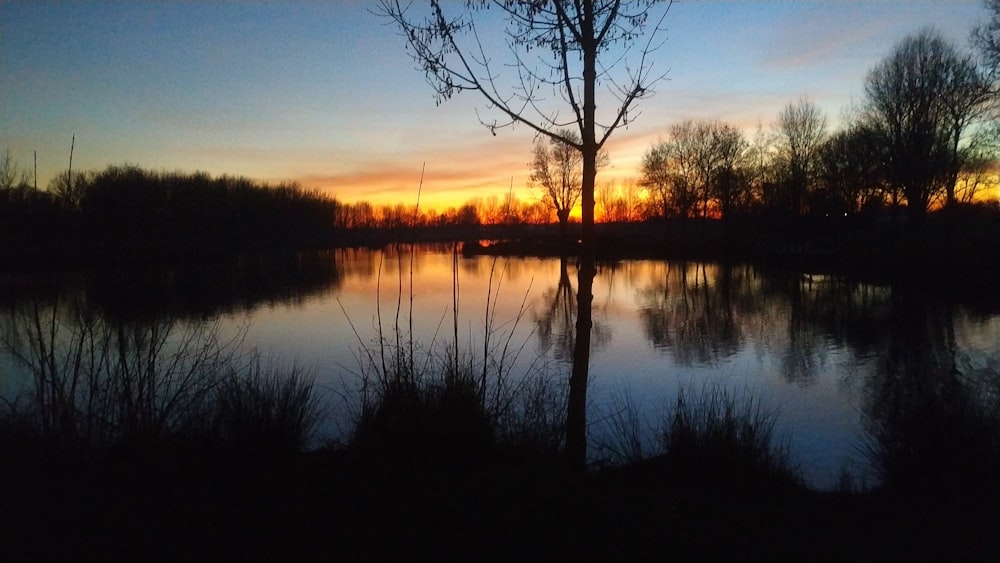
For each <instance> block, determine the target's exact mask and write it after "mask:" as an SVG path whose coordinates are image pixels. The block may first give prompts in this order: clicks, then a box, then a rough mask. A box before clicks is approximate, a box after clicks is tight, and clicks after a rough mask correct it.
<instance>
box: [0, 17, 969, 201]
mask: <svg viewBox="0 0 1000 563" xmlns="http://www.w3.org/2000/svg"><path fill="white" fill-rule="evenodd" d="M374 8H375V3H374V2H360V1H359V2H243V1H240V2H235V1H230V2H209V1H200V2H42V1H32V2H20V1H3V2H0V152H2V151H4V150H9V151H10V154H11V156H12V157H13V158H14V159H15V160H16V161H17V162H18V164H20V165H21V166H22V167H23V168H29V169H30V167H31V163H32V153H33V151H37V154H38V183H39V185H40V186H44V185H46V184H48V182H49V180H50V179H51V178H52V177H53V176H55V175H56V174H58V173H59V172H60V171H63V170H65V168H66V165H67V162H68V159H69V149H70V139H71V137H72V136H73V135H74V134H75V135H76V148H75V154H74V160H73V167H74V169H79V170H93V169H102V168H104V167H106V166H107V165H109V164H123V163H129V164H137V165H139V166H142V167H145V168H150V169H157V170H160V169H165V170H180V171H196V170H203V171H206V172H209V173H211V174H224V173H227V174H234V175H244V176H249V177H252V178H256V179H260V180H266V181H279V180H294V181H298V182H300V183H301V184H302V185H304V186H306V187H309V188H317V189H321V190H323V191H325V192H328V193H330V194H333V195H336V196H337V197H338V198H340V199H341V200H344V201H348V202H351V201H356V200H359V199H365V200H369V201H372V202H375V203H386V202H407V203H412V202H413V201H415V199H416V192H417V186H418V183H419V180H420V171H421V167H422V166H423V165H424V163H426V174H425V177H424V182H423V191H422V196H421V205H425V206H429V207H437V208H443V207H447V206H449V205H457V204H460V203H462V202H464V201H466V200H468V199H470V198H472V197H487V196H489V195H496V194H500V195H502V194H504V193H506V191H507V189H508V187H509V186H510V185H511V182H512V181H513V186H514V190H515V192H517V193H518V194H519V195H520V196H521V197H522V198H531V197H535V196H536V195H537V192H535V191H532V190H529V189H528V188H527V187H526V186H527V182H528V176H529V171H528V169H527V163H528V161H529V159H530V153H531V143H532V140H533V138H534V135H533V133H532V131H530V130H529V129H528V128H526V127H523V126H521V127H515V128H511V129H503V130H500V131H498V132H497V135H496V136H493V135H492V134H491V133H490V131H489V130H487V129H486V128H485V127H483V126H482V125H480V124H479V120H478V119H477V114H476V111H477V110H478V111H479V113H480V115H483V116H484V117H487V116H488V117H490V118H492V117H493V116H494V114H492V113H490V111H489V109H488V108H487V107H486V105H485V103H484V102H483V100H482V99H481V98H480V97H479V96H478V94H476V93H465V94H462V95H460V96H458V97H456V98H453V99H452V100H450V101H448V102H445V103H444V104H442V105H440V106H436V105H435V100H434V96H433V92H432V90H431V88H430V86H428V85H427V83H426V82H425V79H424V76H423V73H422V72H421V71H418V70H415V68H414V63H413V61H412V60H411V59H410V58H409V56H408V54H407V51H406V50H405V49H404V41H403V39H402V38H401V37H400V36H399V35H398V33H397V31H396V29H395V28H394V27H392V26H391V25H388V22H386V21H385V20H384V19H382V18H380V17H378V16H376V15H374V14H373V13H371V10H373V9H374ZM493 14H495V11H494V12H493ZM490 17H494V18H495V15H491V16H490ZM986 17H987V11H986V10H985V8H984V7H983V6H982V3H981V2H980V1H979V0H968V1H964V0H948V1H944V0H938V1H888V0H886V1H875V0H871V1H804V0H803V1H777V0H773V1H742V2H741V1H728V2H723V1H696V0H690V1H686V2H676V3H675V4H674V5H673V6H672V7H671V8H670V11H669V13H668V14H667V16H666V19H665V20H664V23H665V27H666V30H665V31H664V32H663V33H662V34H661V37H662V39H664V40H665V43H663V45H662V46H661V47H660V48H659V49H658V50H656V52H655V53H654V54H653V57H654V58H653V63H654V69H655V71H656V72H657V73H667V77H666V80H664V81H662V82H660V83H659V84H658V85H657V86H656V88H655V90H656V93H655V95H654V96H653V97H652V98H650V99H648V100H646V101H644V102H643V103H642V104H641V106H640V107H639V108H638V109H639V110H641V114H639V115H638V118H637V119H636V120H635V121H633V122H632V123H631V124H630V126H629V127H628V129H627V130H626V129H622V130H619V131H618V132H616V133H615V134H614V136H613V137H612V139H611V141H609V144H608V145H607V148H608V150H609V153H610V156H611V165H610V167H609V168H608V169H606V170H604V171H602V176H601V177H600V178H599V182H600V181H602V180H608V179H612V178H615V179H620V178H628V177H635V176H637V170H636V168H637V164H638V162H639V160H640V159H641V156H642V153H643V151H644V150H645V149H646V148H647V147H648V146H649V145H650V144H651V143H652V142H654V141H656V140H657V138H658V137H660V136H663V135H665V132H666V129H667V127H668V126H669V125H670V124H671V123H674V122H677V121H679V120H682V119H685V118H696V119H700V118H709V119H721V120H723V121H726V122H728V123H731V124H734V125H738V126H740V127H744V128H745V129H746V130H747V132H748V133H749V134H752V133H753V131H754V129H755V128H756V127H757V125H758V123H760V124H762V125H763V126H764V127H765V128H769V127H770V126H771V124H772V122H773V121H774V120H775V118H776V116H777V114H778V112H779V111H780V110H781V108H782V107H783V106H785V105H786V104H788V103H790V102H794V101H797V100H798V99H800V98H802V97H807V98H808V99H809V100H812V101H814V102H816V103H817V104H818V105H819V106H820V107H821V108H822V109H823V110H824V112H825V113H826V115H827V117H828V119H829V120H830V124H831V126H832V127H835V126H836V125H837V123H838V121H839V120H840V117H841V115H842V113H843V112H844V111H845V110H846V109H847V108H848V107H850V105H851V104H852V103H858V102H860V101H861V99H862V95H863V82H864V77H865V74H866V73H867V72H868V70H869V69H870V68H871V67H872V66H874V65H875V64H876V63H877V62H878V61H879V60H880V59H881V58H883V57H885V56H886V55H887V54H888V53H889V51H890V50H891V49H892V47H893V45H894V44H895V43H896V42H898V41H899V40H900V39H902V38H903V37H904V36H905V35H906V34H908V33H911V32H915V31H917V30H918V29H920V28H921V27H923V26H928V25H932V26H935V27H936V28H937V29H938V30H939V31H940V32H941V33H942V34H943V35H944V36H945V37H946V38H948V39H950V40H952V41H953V42H954V43H956V44H957V45H958V46H959V47H960V48H962V49H965V48H966V47H967V45H968V36H969V33H970V31H971V29H972V28H973V27H974V26H976V25H978V24H979V23H981V22H983V21H985V19H986ZM499 25H500V22H499V21H498V20H486V21H485V22H484V23H483V37H484V41H487V42H489V41H492V40H494V39H502V35H501V34H500V33H498V31H499V30H500V27H499ZM599 109H601V108H599ZM605 109H607V108H605Z"/></svg>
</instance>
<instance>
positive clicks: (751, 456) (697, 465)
mask: <svg viewBox="0 0 1000 563" xmlns="http://www.w3.org/2000/svg"><path fill="white" fill-rule="evenodd" d="M776 422H777V413H776V412H774V411H772V410H769V409H767V408H766V407H765V406H764V404H763V401H762V399H761V397H760V396H758V395H755V394H753V393H751V392H750V391H749V390H743V391H742V392H737V391H732V390H729V389H727V388H725V387H722V386H708V387H704V388H702V389H701V390H699V391H691V390H690V389H688V390H684V389H682V390H681V391H680V393H679V394H678V396H677V400H676V402H675V403H674V405H673V408H672V409H671V410H670V411H669V413H668V415H667V420H666V427H665V429H664V430H663V435H662V436H663V449H664V455H665V456H666V460H667V462H668V464H669V466H670V467H671V468H673V469H674V470H675V471H677V472H678V473H680V474H681V475H683V476H684V478H685V480H692V481H702V482H706V483H717V484H725V485H740V484H745V483H756V482H759V481H784V482H788V483H798V482H799V481H800V478H799V477H798V476H797V475H796V470H795V468H794V467H793V466H792V465H791V462H790V457H789V456H790V453H789V446H788V444H787V443H780V442H779V441H778V437H777V436H776V435H775V424H776Z"/></svg>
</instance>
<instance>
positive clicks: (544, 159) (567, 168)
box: [529, 129, 608, 242]
mask: <svg viewBox="0 0 1000 563" xmlns="http://www.w3.org/2000/svg"><path fill="white" fill-rule="evenodd" d="M559 136H560V137H564V138H566V139H571V140H573V141H574V142H579V140H580V135H579V134H577V132H576V131H573V130H572V129H563V130H561V131H559ZM607 161H608V156H607V153H606V152H601V153H600V154H598V162H597V166H598V168H600V167H602V166H604V165H605V164H606V163H607ZM529 166H530V167H531V182H532V183H533V184H535V185H536V186H538V187H539V188H541V189H542V201H543V202H545V203H546V205H548V206H549V207H551V208H552V209H553V210H555V212H556V218H557V219H558V220H559V232H560V234H561V235H562V240H563V241H564V242H566V241H567V240H568V237H569V214H570V212H571V211H573V208H574V207H576V204H577V202H578V201H580V194H581V190H582V187H583V186H582V184H581V181H580V179H581V174H582V172H583V170H582V168H583V155H582V154H581V153H580V151H578V150H576V148H574V147H573V145H570V144H567V143H564V142H562V141H560V140H557V139H554V138H552V137H547V138H538V139H536V140H535V146H534V150H533V158H532V160H531V162H530V163H529Z"/></svg>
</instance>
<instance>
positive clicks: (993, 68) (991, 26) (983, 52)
mask: <svg viewBox="0 0 1000 563" xmlns="http://www.w3.org/2000/svg"><path fill="white" fill-rule="evenodd" d="M983 4H985V5H986V8H987V9H988V10H989V11H990V19H989V21H987V22H986V23H984V24H982V25H980V26H979V27H977V28H976V29H975V30H974V31H973V33H972V45H973V46H974V47H975V48H976V50H977V51H978V52H979V55H980V59H981V61H982V63H983V66H984V67H985V68H986V75H987V76H988V77H989V78H990V79H991V81H992V83H993V93H994V94H1000V91H998V90H1000V0H985V1H984V2H983Z"/></svg>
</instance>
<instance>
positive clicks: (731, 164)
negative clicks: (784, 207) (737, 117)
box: [710, 123, 750, 218]
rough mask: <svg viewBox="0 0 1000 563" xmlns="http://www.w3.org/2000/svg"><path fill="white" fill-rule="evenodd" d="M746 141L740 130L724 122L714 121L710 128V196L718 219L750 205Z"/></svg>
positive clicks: (747, 147) (747, 144)
mask: <svg viewBox="0 0 1000 563" xmlns="http://www.w3.org/2000/svg"><path fill="white" fill-rule="evenodd" d="M749 146H750V145H749V143H748V142H747V140H746V139H745V138H744V137H743V133H742V131H740V130H739V129H737V128H735V127H733V126H731V125H729V124H726V123H716V124H715V127H714V128H713V130H712V152H713V154H714V162H713V166H712V173H711V178H710V181H711V186H710V191H711V196H712V197H713V198H714V199H715V200H716V201H717V202H718V207H719V213H720V214H721V215H722V218H725V217H726V216H727V215H729V214H730V213H732V212H733V211H734V210H735V209H737V208H744V209H745V208H746V207H749V205H750V191H749V189H748V187H749V182H747V176H748V175H749V174H748V172H747V168H748V164H747V159H748V150H749Z"/></svg>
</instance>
